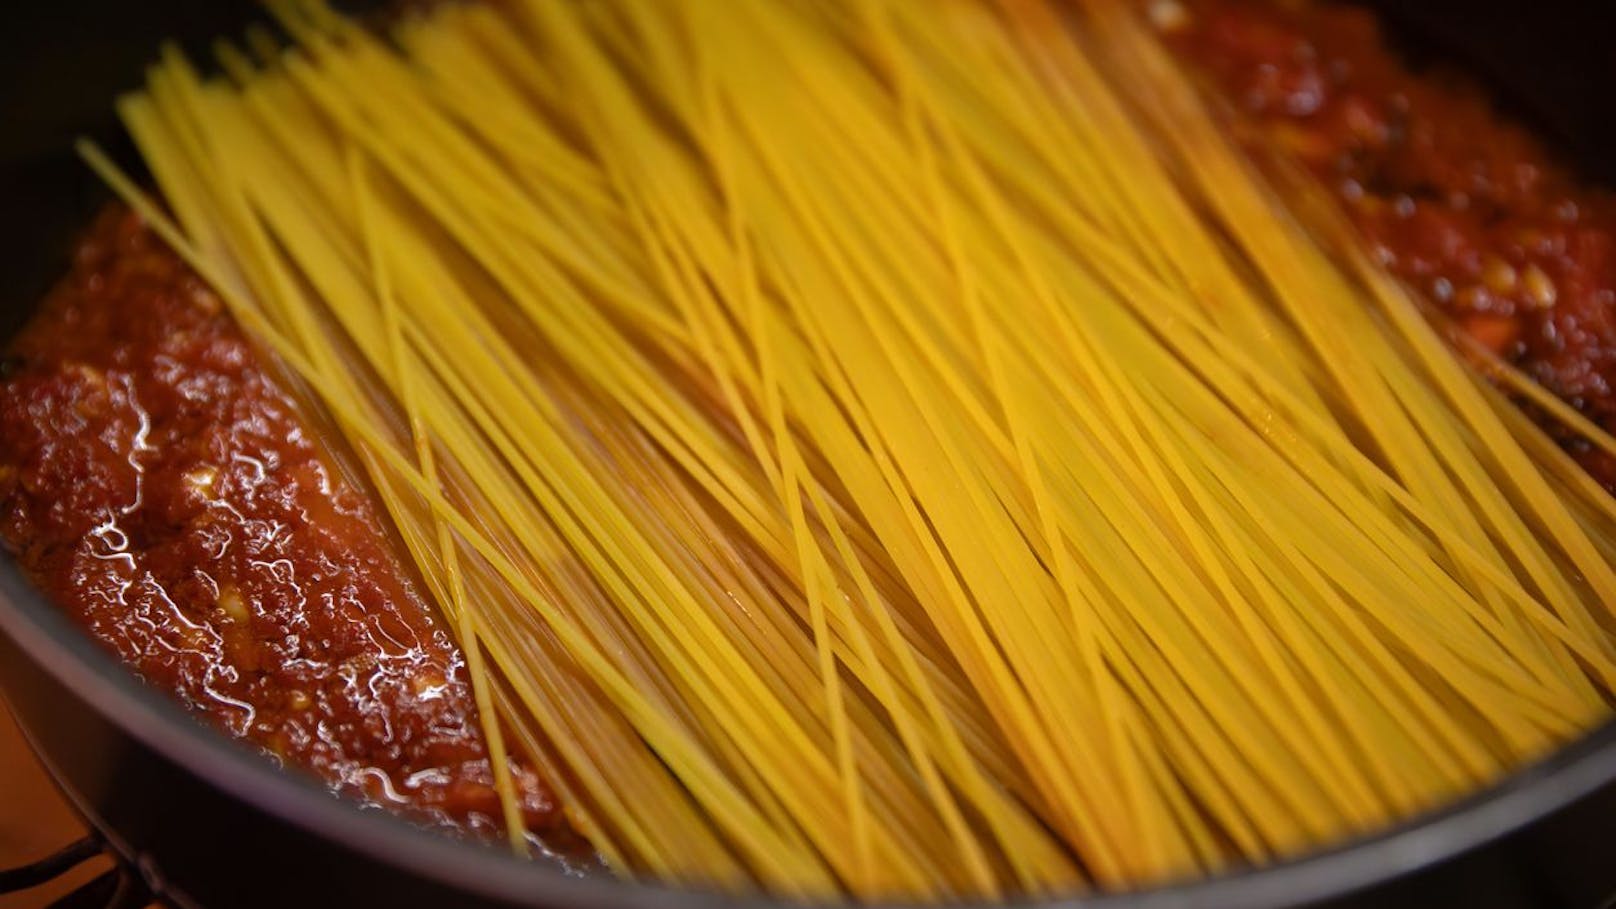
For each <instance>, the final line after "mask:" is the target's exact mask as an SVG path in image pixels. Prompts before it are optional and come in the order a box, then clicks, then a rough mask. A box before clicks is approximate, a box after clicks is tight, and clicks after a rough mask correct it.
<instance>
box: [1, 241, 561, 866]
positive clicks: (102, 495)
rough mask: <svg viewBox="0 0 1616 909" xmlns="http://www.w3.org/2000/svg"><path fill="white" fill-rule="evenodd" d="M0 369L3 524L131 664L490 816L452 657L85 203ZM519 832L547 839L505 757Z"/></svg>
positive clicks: (365, 775)
mask: <svg viewBox="0 0 1616 909" xmlns="http://www.w3.org/2000/svg"><path fill="white" fill-rule="evenodd" d="M0 366H3V373H4V378H3V382H0V533H3V535H4V537H5V539H6V540H7V541H8V542H9V543H10V545H11V546H12V548H13V549H14V551H15V552H16V554H17V556H18V558H19V559H20V561H21V563H22V565H23V566H24V567H25V568H26V570H27V571H28V572H29V573H30V574H31V575H32V576H33V578H34V579H35V580H36V582H37V583H38V584H39V586H40V587H41V588H42V589H43V590H44V591H45V592H46V593H47V594H49V595H50V596H51V597H52V598H53V599H54V600H55V601H56V602H57V603H59V604H60V605H61V606H62V607H63V608H64V609H65V610H66V611H67V612H68V613H70V614H71V615H72V616H73V617H74V618H75V619H77V620H78V621H79V622H80V623H82V624H83V626H84V627H85V628H86V629H88V630H89V632H90V633H91V634H92V635H94V637H95V638H96V639H97V640H98V641H100V642H101V643H102V644H103V645H105V646H106V647H107V648H109V649H110V650H111V651H113V652H114V653H115V654H116V655H117V656H118V657H120V658H121V659H122V660H123V661H124V662H126V663H127V664H128V665H130V666H131V667H133V668H134V670H135V671H136V672H138V673H139V674H140V675H141V676H142V677H143V678H144V679H146V681H148V682H150V683H151V684H152V685H154V686H156V687H157V688H159V689H161V690H164V691H171V692H174V693H175V694H177V695H178V696H179V697H180V698H181V699H182V700H183V701H184V702H185V703H186V704H187V705H189V706H190V707H191V708H192V709H193V710H195V711H196V712H197V713H198V714H200V715H202V716H203V717H205V718H206V719H208V720H209V721H211V722H212V723H214V724H216V725H218V726H220V727H223V728H224V729H227V730H229V731H230V732H231V733H234V734H235V735H236V736H239V737H241V738H243V739H246V740H247V741H250V742H252V743H254V744H256V745H258V746H260V747H262V748H263V749H264V750H265V751H267V752H269V753H270V754H272V755H274V756H275V757H276V758H277V759H279V760H280V761H282V762H284V763H285V764H286V765H288V766H291V767H297V768H303V769H305V770H307V771H310V772H312V773H314V774H315V775H316V776H318V777H319V778H321V779H322V780H324V781H325V782H326V783H327V784H329V785H330V786H331V787H332V788H333V789H335V790H338V791H341V792H345V793H348V794H352V795H357V796H359V797H361V798H363V799H365V800H367V801H369V802H372V803H374V804H378V805H382V806H386V807H389V808H393V809H396V810H398V811H400V812H402V813H405V814H407V815H410V816H412V817H414V818H417V819H420V820H423V821H425V822H427V823H432V824H441V825H445V826H449V827H453V828H457V829H460V830H463V831H467V832H470V833H472V834H474V835H480V836H488V835H492V834H496V833H498V832H499V830H500V821H499V818H500V813H499V807H498V802H497V799H496V796H495V792H494V789H493V785H492V773H491V769H490V766H489V760H488V751H487V748H486V747H485V745H484V742H483V736H482V733H481V731H480V728H479V726H478V722H477V710H476V706H475V702H474V700H473V698H472V692H471V689H470V686H469V683H468V680H467V673H466V668H465V664H464V661H463V659H462V655H461V653H460V651H459V650H458V649H457V647H456V646H455V644H454V642H453V641H452V639H451V638H450V637H449V635H448V634H447V633H446V631H445V629H444V628H443V627H442V623H441V622H440V620H439V619H438V618H437V617H436V615H435V613H434V612H433V611H432V610H431V608H430V607H429V605H428V603H427V602H426V601H425V600H424V599H423V598H422V596H421V594H420V593H419V591H418V589H417V585H416V583H415V582H414V581H412V579H411V576H410V575H409V574H408V573H407V572H406V570H405V569H404V567H403V566H402V565H401V563H400V561H399V559H398V557H397V556H396V555H395V552H396V550H395V548H394V546H393V543H392V540H391V538H390V537H389V536H388V535H387V532H386V531H385V529H384V526H383V525H382V523H381V522H380V521H379V519H378V515H377V513H376V511H375V509H374V507H373V506H372V505H371V504H370V502H369V499H368V497H367V496H366V494H365V493H364V491H363V490H362V489H360V488H356V486H355V485H354V484H353V483H352V482H350V481H349V480H348V479H347V478H345V477H344V475H343V474H342V473H341V472H340V471H338V470H337V469H335V467H334V462H333V461H332V460H331V459H330V458H329V457H328V456H327V454H326V452H325V451H324V449H322V447H321V446H320V445H319V444H318V442H317V440H316V439H315V438H312V437H311V434H310V432H309V430H308V428H307V425H306V423H305V422H304V420H302V419H301V418H300V415H299V412H298V410H297V408H296V406H295V405H294V403H293V401H292V399H291V398H289V397H288V395H287V394H285V393H284V392H283V390H282V389H281V388H280V386H279V385H277V383H276V381H275V380H274V378H273V377H272V376H271V375H270V374H269V373H267V372H266V371H265V370H264V369H262V368H261V367H260V365H259V361H258V360H257V359H256V358H255V355H254V353H253V351H252V349H251V348H250V346H249V345H248V343H247V341H246V339H245V338H244V337H243V335H242V334H241V332H240V330H239V329H238V328H237V327H236V325H235V323H234V322H233V321H232V320H231V318H230V317H229V316H228V315H227V314H226V313H225V312H224V311H223V309H222V307H221V305H220V301H219V300H218V298H217V297H215V296H214V295H213V293H212V292H211V291H209V290H208V288H207V287H206V286H205V285H204V284H203V283H202V281H201V280H200V279H199V278H198V277H196V276H195V275H194V274H193V273H192V272H191V271H190V270H189V269H188V268H186V267H185V265H184V264H183V263H182V262H181V261H180V260H179V259H178V258H177V257H176V256H175V255H174V254H173V253H171V252H169V251H168V250H167V249H166V248H165V247H164V246H163V245H162V244H161V242H160V241H159V240H158V239H157V238H156V237H155V236H154V235H153V234H152V233H151V232H150V231H149V230H148V229H147V228H146V227H145V226H144V225H143V224H142V223H141V222H140V221H139V220H138V219H137V218H136V217H134V216H133V215H131V214H129V213H127V212H124V211H122V210H113V211H109V212H108V213H106V214H104V215H103V216H102V217H101V219H100V220H99V221H98V223H97V224H96V225H95V227H94V228H93V229H92V230H91V231H90V232H89V234H88V236H87V238H86V239H85V240H84V241H83V242H82V244H81V245H80V246H79V247H78V249H77V254H76V260H75V262H74V265H73V267H72V271H71V273H70V274H69V276H68V277H67V278H66V279H65V280H64V281H63V282H62V283H61V284H60V285H59V286H58V287H57V288H56V290H55V291H54V292H53V293H52V294H51V295H50V297H49V299H48V300H47V301H46V302H45V304H44V307H43V309H42V311H41V312H40V313H39V314H38V316H37V317H36V318H35V319H34V321H33V322H32V323H31V324H30V325H29V327H28V328H26V329H25V330H24V331H23V333H22V334H21V335H20V336H19V337H18V338H17V339H15V341H14V342H13V343H12V345H11V347H10V351H9V355H8V356H7V357H6V359H5V360H4V362H3V364H0ZM518 776H519V779H520V788H521V799H522V808H523V811H524V813H525V816H526V820H527V823H528V825H529V827H530V829H531V830H533V831H535V832H536V833H537V834H539V836H540V839H550V840H553V839H557V838H559V839H562V840H564V839H565V838H566V835H565V830H564V824H563V821H562V816H561V812H560V810H559V808H558V806H557V805H556V803H555V800H554V799H553V798H552V796H551V794H550V792H549V791H548V790H547V789H546V788H545V786H544V785H543V783H542V782H541V781H540V780H539V779H538V778H537V777H536V776H535V775H534V774H533V773H532V772H531V771H530V770H528V769H525V768H520V769H519V773H518Z"/></svg>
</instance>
